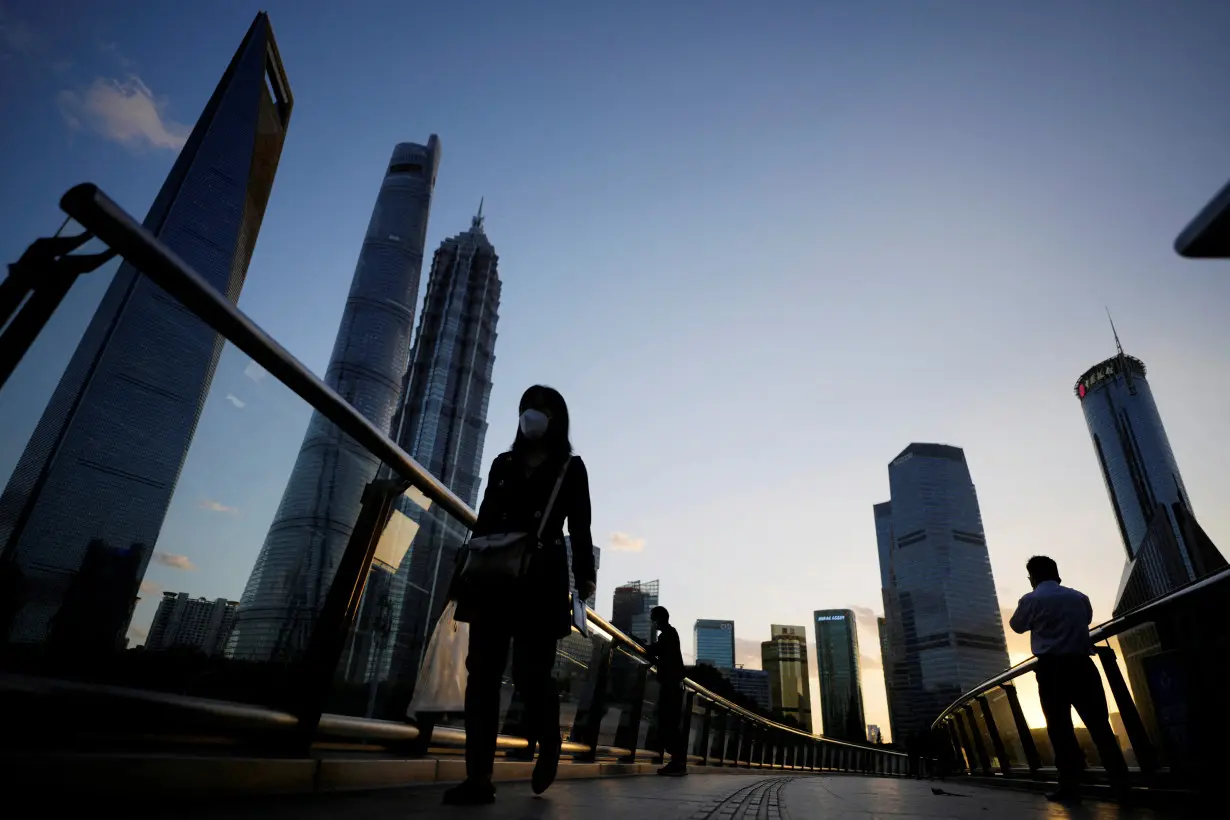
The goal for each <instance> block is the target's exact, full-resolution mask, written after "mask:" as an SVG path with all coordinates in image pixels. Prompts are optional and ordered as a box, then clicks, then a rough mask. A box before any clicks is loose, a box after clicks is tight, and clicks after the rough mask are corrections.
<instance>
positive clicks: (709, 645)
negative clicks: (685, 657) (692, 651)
mask: <svg viewBox="0 0 1230 820" xmlns="http://www.w3.org/2000/svg"><path fill="white" fill-rule="evenodd" d="M692 634H693V638H694V640H695V645H696V662H697V663H707V664H709V665H710V666H715V667H717V668H718V669H733V668H734V666H735V622H734V621H711V620H706V619H704V618H701V619H698V620H697V621H696V624H695V625H694V626H693V627H692Z"/></svg>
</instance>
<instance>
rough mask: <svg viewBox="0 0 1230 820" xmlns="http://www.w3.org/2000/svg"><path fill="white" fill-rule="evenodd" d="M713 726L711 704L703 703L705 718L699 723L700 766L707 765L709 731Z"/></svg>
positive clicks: (708, 702)
mask: <svg viewBox="0 0 1230 820" xmlns="http://www.w3.org/2000/svg"><path fill="white" fill-rule="evenodd" d="M712 725H713V704H712V703H711V702H710V701H708V700H706V701H705V716H704V718H702V719H701V722H700V765H702V766H708V765H709V758H710V756H711V755H710V754H709V751H710V749H709V730H710V727H711V726H712Z"/></svg>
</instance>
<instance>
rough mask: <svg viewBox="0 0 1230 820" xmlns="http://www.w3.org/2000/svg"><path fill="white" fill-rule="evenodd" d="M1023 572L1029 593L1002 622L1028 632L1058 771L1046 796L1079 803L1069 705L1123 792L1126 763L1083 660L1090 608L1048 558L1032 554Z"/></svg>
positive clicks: (1097, 679) (1077, 755) (1079, 756)
mask: <svg viewBox="0 0 1230 820" xmlns="http://www.w3.org/2000/svg"><path fill="white" fill-rule="evenodd" d="M1025 568H1026V569H1027V570H1028V571H1029V583H1030V585H1031V586H1033V588H1034V589H1033V592H1029V593H1026V594H1025V595H1024V596H1022V598H1021V601H1020V603H1018V604H1017V607H1016V612H1015V613H1013V615H1012V618H1011V620H1009V622H1008V623H1009V625H1010V626H1011V627H1012V630H1013V631H1014V632H1017V633H1024V632H1029V633H1030V634H1029V641H1030V645H1031V647H1032V649H1033V652H1034V654H1035V655H1037V656H1038V665H1037V667H1035V674H1036V675H1037V678H1038V700H1040V701H1041V702H1042V712H1043V714H1044V715H1046V733H1047V735H1049V736H1050V739H1051V747H1052V748H1053V749H1054V750H1055V766H1056V767H1057V768H1058V769H1059V790H1058V791H1056V792H1054V793H1053V794H1048V795H1047V798H1049V799H1051V800H1079V799H1080V792H1079V789H1078V786H1079V783H1080V780H1081V776H1082V774H1083V772H1084V770H1085V753H1084V752H1083V751H1081V747H1080V744H1079V743H1078V742H1077V740H1076V730H1075V729H1074V728H1073V726H1072V708H1073V707H1076V711H1077V714H1079V715H1080V716H1081V720H1083V721H1084V722H1085V727H1086V728H1087V729H1088V730H1089V734H1090V736H1091V737H1092V738H1093V742H1094V743H1095V744H1097V747H1098V755H1099V756H1100V757H1101V758H1102V765H1103V766H1104V767H1105V769H1106V773H1107V775H1108V776H1109V777H1110V779H1111V782H1112V783H1113V784H1114V785H1115V786H1116V787H1118V788H1120V789H1122V788H1125V787H1126V785H1127V774H1128V771H1127V763H1126V762H1125V761H1124V759H1123V751H1122V750H1121V749H1120V748H1119V742H1118V740H1116V739H1115V734H1114V732H1113V731H1111V728H1110V720H1109V718H1108V715H1107V709H1106V693H1105V691H1103V689H1102V675H1101V674H1100V673H1099V672H1098V668H1097V666H1095V665H1094V663H1093V660H1092V659H1091V658H1090V657H1089V656H1090V655H1092V654H1093V643H1092V642H1091V641H1090V640H1089V625H1090V623H1091V622H1092V621H1093V607H1092V606H1090V604H1089V599H1088V598H1087V597H1086V596H1085V594H1084V593H1082V592H1078V591H1077V590H1075V589H1071V588H1070V587H1065V586H1061V585H1060V583H1059V581H1060V578H1059V567H1058V566H1057V565H1056V564H1055V562H1054V561H1053V560H1052V559H1050V558H1047V557H1046V556H1044V555H1035V556H1034V557H1033V558H1030V559H1029V561H1028V562H1027V563H1026V564H1025Z"/></svg>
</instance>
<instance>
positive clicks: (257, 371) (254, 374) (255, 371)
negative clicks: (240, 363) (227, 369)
mask: <svg viewBox="0 0 1230 820" xmlns="http://www.w3.org/2000/svg"><path fill="white" fill-rule="evenodd" d="M243 374H244V375H245V376H247V377H248V378H249V379H251V380H252V381H254V382H256V383H257V384H260V383H261V381H262V380H263V379H264V378H265V377H266V376H268V375H269V371H268V370H266V369H265V368H263V367H261V366H260V365H259V364H257V363H256V362H253V361H249V362H248V366H247V367H245V368H244V369H243Z"/></svg>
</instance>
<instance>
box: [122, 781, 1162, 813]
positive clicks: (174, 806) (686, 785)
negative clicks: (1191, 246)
mask: <svg viewBox="0 0 1230 820" xmlns="http://www.w3.org/2000/svg"><path fill="white" fill-rule="evenodd" d="M443 788H444V787H443V786H424V787H417V788H406V789H385V790H381V791H374V792H349V793H333V794H316V795H303V796H293V797H260V798H252V799H248V800H245V801H226V802H223V803H215V804H210V805H198V806H196V807H194V808H191V809H189V808H187V807H185V806H184V804H183V803H181V802H179V801H168V802H166V803H163V804H162V805H160V806H151V807H148V810H144V809H143V810H142V812H141V813H142V815H143V816H144V817H146V818H151V817H154V818H161V817H166V818H171V817H174V818H177V820H212V818H222V817H225V818H234V820H248V818H252V820H256V818H261V819H262V820H279V818H287V820H317V819H318V818H319V820H325V818H329V819H330V820H332V819H333V818H345V819H346V820H385V818H397V819H398V820H401V818H416V817H423V818H427V817H438V818H461V817H505V818H515V820H531V818H533V819H534V820H536V819H537V818H544V819H545V818H561V819H562V818H570V819H572V820H575V818H584V820H626V819H627V818H636V820H656V818H662V820H675V819H676V818H677V819H678V820H753V819H755V820H811V818H825V820H870V819H871V818H888V817H891V818H894V820H912V819H914V818H917V820H924V819H925V818H954V819H955V820H973V819H974V818H977V819H978V820H988V818H993V820H1033V819H1034V818H1039V820H1040V819H1041V818H1049V820H1061V818H1097V820H1117V819H1118V818H1162V817H1168V816H1177V815H1170V814H1167V813H1165V812H1161V813H1159V811H1158V810H1157V809H1149V808H1139V807H1133V808H1128V807H1119V806H1116V805H1115V804H1113V803H1108V802H1101V801H1093V800H1088V801H1086V802H1085V803H1083V804H1081V805H1078V806H1072V807H1067V806H1059V805H1054V804H1051V803H1048V802H1047V801H1046V799H1045V798H1044V797H1043V796H1042V795H1041V794H1038V793H1035V792H1024V791H1013V790H1008V789H1001V788H989V787H985V786H979V785H975V784H972V783H968V782H962V781H961V780H956V781H948V782H939V781H926V780H910V779H905V778H887V777H874V776H859V775H838V774H803V773H798V774H774V775H766V774H765V773H762V772H756V771H746V770H737V769H710V770H704V769H701V770H698V771H696V772H695V773H693V774H692V775H690V776H689V777H686V778H660V777H652V776H650V777H644V776H642V777H620V778H602V779H591V780H562V781H559V782H557V783H556V784H555V785H553V786H552V787H551V789H550V790H549V791H548V792H547V793H546V794H544V795H542V796H541V797H535V796H534V794H533V793H532V792H531V790H530V786H529V784H528V783H526V782H512V783H501V784H499V794H498V795H497V799H496V803H495V805H493V806H480V807H447V806H442V805H441V804H440V795H441V792H442V791H443ZM937 790H938V791H940V792H942V793H941V794H936V793H935V792H936V791H937Z"/></svg>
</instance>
